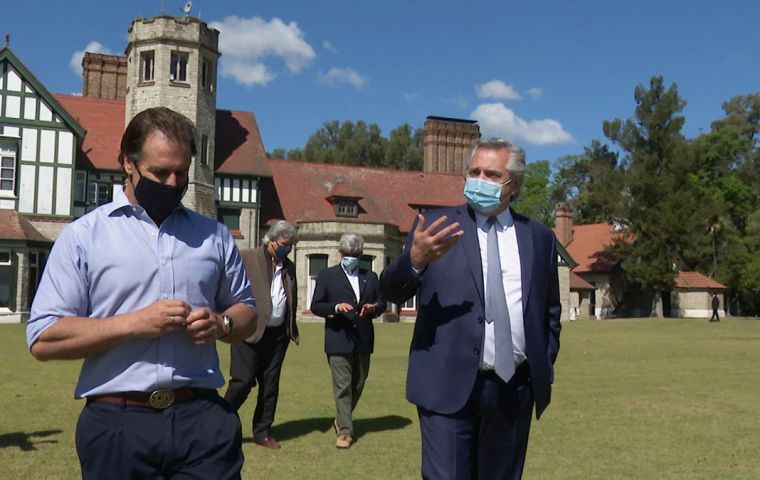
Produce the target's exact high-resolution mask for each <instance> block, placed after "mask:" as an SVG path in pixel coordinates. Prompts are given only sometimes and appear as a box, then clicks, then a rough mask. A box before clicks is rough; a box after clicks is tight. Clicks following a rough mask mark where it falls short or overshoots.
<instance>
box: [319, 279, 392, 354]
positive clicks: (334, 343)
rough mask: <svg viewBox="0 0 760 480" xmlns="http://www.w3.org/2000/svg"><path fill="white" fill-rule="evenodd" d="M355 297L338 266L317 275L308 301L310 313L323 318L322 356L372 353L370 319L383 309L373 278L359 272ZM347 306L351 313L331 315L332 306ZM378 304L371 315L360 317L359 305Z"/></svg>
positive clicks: (383, 303)
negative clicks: (323, 345) (325, 354)
mask: <svg viewBox="0 0 760 480" xmlns="http://www.w3.org/2000/svg"><path fill="white" fill-rule="evenodd" d="M357 276H358V277H359V298H356V296H355V294H354V289H353V288H351V284H350V283H349V281H348V277H346V273H345V272H344V271H343V268H342V267H341V266H340V265H335V266H334V267H330V268H326V269H324V270H322V271H321V272H319V274H318V275H317V284H316V286H315V287H314V295H313V297H312V300H311V312H312V313H313V314H314V315H318V316H320V317H324V319H325V353H327V354H328V355H335V354H341V353H351V352H356V353H372V350H373V349H374V346H375V329H374V327H373V325H372V319H373V318H376V317H379V316H380V315H381V314H382V313H383V312H384V311H385V307H386V303H385V301H384V300H382V298H381V297H380V290H379V289H378V284H377V275H375V272H370V271H367V270H364V269H361V268H360V269H359V272H358V274H357ZM339 303H350V304H351V305H353V307H354V310H353V311H351V312H348V313H335V305H337V304H339ZM374 303H379V305H378V307H377V308H376V309H375V311H374V312H373V313H372V314H371V315H364V316H360V315H359V312H360V311H361V309H362V305H365V304H374Z"/></svg>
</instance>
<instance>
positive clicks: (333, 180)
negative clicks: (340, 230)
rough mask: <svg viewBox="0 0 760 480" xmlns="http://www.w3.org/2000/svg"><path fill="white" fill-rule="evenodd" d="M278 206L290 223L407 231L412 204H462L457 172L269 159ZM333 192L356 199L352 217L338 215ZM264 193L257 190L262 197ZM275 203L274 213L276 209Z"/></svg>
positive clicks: (461, 181)
mask: <svg viewBox="0 0 760 480" xmlns="http://www.w3.org/2000/svg"><path fill="white" fill-rule="evenodd" d="M268 164H269V168H270V169H271V172H272V178H273V181H274V188H275V190H276V196H277V198H278V199H279V202H280V203H279V205H278V206H274V207H273V208H274V209H275V210H274V211H275V214H281V215H282V218H284V219H286V220H288V221H290V222H299V221H325V220H336V221H341V222H367V223H389V224H392V225H396V226H397V227H398V228H399V229H400V230H401V231H402V232H408V231H409V229H410V228H411V226H412V222H413V221H414V216H415V213H416V212H417V210H416V209H415V208H414V207H413V206H414V205H428V206H439V207H443V206H454V205H460V204H462V203H464V201H465V200H464V197H463V195H462V188H463V186H464V179H463V178H462V176H461V175H448V174H440V173H424V172H417V171H403V170H391V169H387V168H370V167H356V166H346V165H328V164H324V163H312V162H302V161H295V160H275V159H269V160H268ZM339 184H340V185H341V186H340V187H339V188H338V190H339V191H341V192H350V193H351V195H350V196H351V197H353V198H359V200H358V203H359V215H358V217H357V218H351V217H343V216H341V217H338V216H336V215H335V207H334V206H333V205H332V204H331V203H330V201H329V200H328V198H330V197H331V196H332V195H334V193H335V189H336V185H339ZM263 198H264V192H262V199H263ZM277 207H279V209H280V210H279V211H278V210H277Z"/></svg>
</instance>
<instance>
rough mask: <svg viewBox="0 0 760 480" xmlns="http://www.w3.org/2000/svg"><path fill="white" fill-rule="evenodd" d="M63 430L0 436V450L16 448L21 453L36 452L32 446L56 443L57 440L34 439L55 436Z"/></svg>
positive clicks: (14, 433)
mask: <svg viewBox="0 0 760 480" xmlns="http://www.w3.org/2000/svg"><path fill="white" fill-rule="evenodd" d="M62 431H63V430H42V431H39V432H31V433H24V432H11V433H3V434H0V448H7V447H18V448H20V449H21V450H23V451H26V452H28V451H31V450H37V448H36V447H35V446H34V445H35V444H38V443H58V440H38V441H34V440H32V439H33V438H36V437H49V436H50V435H56V434H59V433H61V432H62Z"/></svg>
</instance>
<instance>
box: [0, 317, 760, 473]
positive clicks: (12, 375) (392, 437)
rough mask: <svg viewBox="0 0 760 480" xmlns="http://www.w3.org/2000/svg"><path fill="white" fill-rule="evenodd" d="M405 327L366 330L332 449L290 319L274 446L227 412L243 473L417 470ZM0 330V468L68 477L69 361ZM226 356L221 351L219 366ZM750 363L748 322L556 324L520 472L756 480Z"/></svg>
mask: <svg viewBox="0 0 760 480" xmlns="http://www.w3.org/2000/svg"><path fill="white" fill-rule="evenodd" d="M411 328H412V327H411V325H408V324H382V325H378V326H377V345H376V348H375V351H376V353H375V354H374V355H373V357H372V367H371V370H370V376H369V381H368V384H367V388H366V390H365V394H364V397H363V398H362V401H361V403H360V404H359V407H358V409H357V411H356V414H355V418H356V420H355V427H356V429H357V433H358V441H357V443H356V444H355V445H354V447H352V448H351V449H350V450H347V451H339V450H337V449H336V448H335V446H334V445H335V444H334V442H335V436H334V434H333V433H332V430H331V428H330V424H331V421H332V418H333V416H334V413H333V410H334V407H333V403H332V395H331V390H330V373H329V370H328V367H327V363H326V360H325V358H324V355H323V353H322V326H321V325H318V324H302V325H301V336H302V338H303V342H302V344H301V346H300V347H293V346H291V348H290V350H289V352H288V356H287V358H286V361H285V367H284V372H283V378H282V384H281V387H280V391H281V393H280V405H279V408H278V411H277V422H276V424H275V428H274V432H273V434H274V436H275V437H276V438H277V439H279V440H280V441H281V444H282V447H283V448H282V449H281V450H279V451H270V450H266V449H263V448H261V447H258V446H256V445H254V444H253V443H251V437H250V435H251V432H250V428H251V427H250V422H251V414H252V409H253V404H252V402H251V401H249V402H248V403H247V404H246V405H244V407H243V410H241V417H242V422H243V428H244V438H245V445H244V449H245V454H246V459H247V460H246V465H245V469H244V478H306V479H312V478H342V477H345V478H357V477H359V478H366V479H369V478H373V479H374V478H377V479H394V480H395V479H406V478H418V477H419V475H418V471H419V432H418V426H417V416H416V411H415V409H414V408H413V407H412V406H410V405H409V404H408V403H406V401H405V400H404V376H405V370H406V351H407V348H408V340H409V336H410V334H411ZM0 338H2V340H0V342H1V344H0V374H2V379H3V380H2V386H3V388H2V393H0V412H2V413H0V468H2V473H0V478H3V479H25V480H26V479H69V478H71V479H74V478H78V477H79V467H78V463H77V459H76V452H75V449H74V441H73V437H74V427H75V424H76V419H77V416H78V414H79V410H80V409H81V406H82V404H81V402H79V401H75V400H73V398H72V397H73V389H74V383H75V381H76V377H77V374H78V369H79V364H78V362H49V363H39V362H37V361H35V360H34V359H33V358H32V357H31V355H29V354H28V352H27V350H26V347H25V343H24V330H23V326H21V325H0ZM228 359H229V356H228V352H227V349H223V351H222V363H223V369H224V371H225V374H226V372H227V364H228ZM759 373H760V321H755V320H741V319H728V320H723V321H721V322H720V323H719V324H711V323H708V322H707V320H673V319H668V320H649V319H647V320H610V321H602V322H595V321H579V322H574V323H569V324H566V325H565V328H564V331H563V334H562V348H561V351H560V357H559V361H558V364H557V368H556V377H557V378H556V383H555V386H554V397H553V402H552V405H551V406H550V407H549V409H548V410H547V411H546V413H545V414H544V417H543V418H542V419H541V421H540V422H534V423H533V429H532V432H531V442H530V446H529V448H528V460H527V467H526V471H525V476H524V478H526V479H563V480H564V479H605V480H607V479H616V478H639V479H647V480H650V479H679V480H680V479H717V478H720V479H726V478H732V479H733V478H736V479H740V478H746V479H755V478H760V455H758V451H760V425H759V424H758V419H759V418H760V400H759V398H760V375H759ZM251 400H253V399H251Z"/></svg>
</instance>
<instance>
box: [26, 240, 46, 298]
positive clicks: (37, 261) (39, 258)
mask: <svg viewBox="0 0 760 480" xmlns="http://www.w3.org/2000/svg"><path fill="white" fill-rule="evenodd" d="M44 268H45V255H44V254H42V253H35V252H32V253H30V254H29V302H31V301H32V300H33V299H34V295H35V294H36V293H37V286H38V285H39V284H40V279H42V271H43V270H44Z"/></svg>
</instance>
